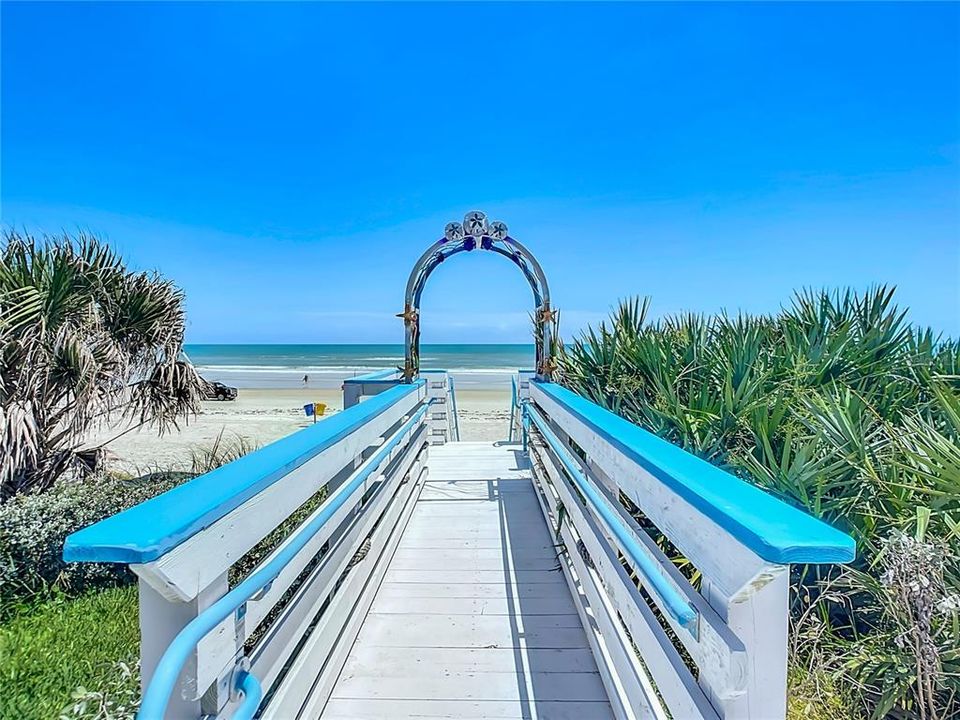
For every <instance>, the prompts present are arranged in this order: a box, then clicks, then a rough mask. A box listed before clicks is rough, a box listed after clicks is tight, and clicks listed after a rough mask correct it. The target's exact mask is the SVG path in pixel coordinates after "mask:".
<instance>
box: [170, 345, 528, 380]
mask: <svg viewBox="0 0 960 720" xmlns="http://www.w3.org/2000/svg"><path fill="white" fill-rule="evenodd" d="M184 349H185V351H186V354H187V356H188V357H189V358H190V360H191V361H192V362H193V364H194V365H195V366H196V367H197V369H198V370H199V371H200V373H201V374H202V375H203V376H204V377H205V378H207V379H208V380H219V381H220V382H223V383H227V384H228V385H233V386H235V387H246V388H274V387H278V388H286V387H291V388H292V387H303V385H304V383H303V378H304V376H307V382H308V385H309V386H310V387H339V386H340V383H342V382H343V380H344V379H346V378H349V377H353V376H355V375H362V374H363V373H367V372H371V371H373V370H382V369H387V368H396V367H403V345H187V346H186V347H185V348H184ZM533 364H534V346H533V345H532V344H530V345H421V346H420V365H421V367H424V368H443V369H446V370H449V371H450V372H451V373H452V374H453V375H454V378H455V379H456V382H457V385H458V387H473V388H477V389H481V388H491V389H494V388H496V389H500V388H507V387H509V386H510V376H511V375H512V374H513V373H515V372H516V371H517V370H518V369H520V368H531V367H533Z"/></svg>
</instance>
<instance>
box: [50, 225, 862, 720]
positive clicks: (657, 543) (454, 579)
mask: <svg viewBox="0 0 960 720" xmlns="http://www.w3.org/2000/svg"><path fill="white" fill-rule="evenodd" d="M471 251H478V252H493V253H497V254H500V255H502V256H504V257H505V258H507V259H508V260H510V261H512V262H513V263H514V264H515V265H517V267H519V269H520V270H521V272H522V273H523V274H524V276H525V277H526V278H527V280H528V281H529V283H530V286H531V289H532V291H533V299H534V318H535V326H536V342H537V354H536V361H535V367H534V368H532V369H530V370H524V371H521V372H520V373H519V374H518V375H517V377H516V378H514V382H513V392H512V401H511V402H512V408H511V421H510V427H509V428H508V427H504V438H505V440H504V441H503V442H497V443H489V442H463V441H461V440H460V437H459V428H458V423H457V412H456V388H455V386H454V382H453V378H452V377H451V376H450V374H449V373H448V372H446V371H445V370H442V369H423V368H420V363H419V353H418V347H419V329H420V294H421V292H422V290H423V287H424V284H425V282H426V280H427V279H428V278H429V277H430V275H431V273H432V272H433V271H434V270H436V268H437V267H438V266H439V265H440V264H441V263H442V262H444V261H445V260H447V259H448V258H450V257H452V256H454V255H457V254H460V253H469V252H471ZM550 302H551V301H550V294H549V290H548V288H547V281H546V277H545V275H544V273H543V270H542V268H541V267H540V264H539V263H538V262H537V261H536V259H535V258H534V257H533V255H532V254H531V253H530V252H529V250H527V249H526V248H525V247H524V246H523V245H521V244H520V243H518V242H517V241H516V240H514V239H513V238H511V237H510V236H509V234H508V232H507V227H506V226H505V225H504V224H503V223H500V222H488V221H487V218H486V217H485V216H484V215H483V214H482V213H479V212H472V213H469V214H468V215H467V216H466V217H465V219H464V222H463V223H462V224H460V223H450V224H449V225H448V226H447V227H446V230H445V232H444V236H443V237H442V238H441V239H439V240H438V241H437V242H436V243H434V244H433V245H432V246H431V247H430V248H429V249H428V250H427V252H425V253H424V254H423V256H422V257H421V258H420V259H419V260H418V261H417V262H416V264H415V266H414V269H413V272H412V273H411V275H410V279H409V281H408V283H407V288H406V297H405V307H404V310H403V312H402V313H401V317H402V318H403V321H404V324H405V328H406V353H405V364H404V367H403V368H398V369H397V370H386V371H383V372H378V373H371V374H368V375H364V376H361V377H357V378H353V379H351V380H348V381H347V382H346V383H345V384H344V388H343V393H344V410H343V412H341V413H338V414H335V415H333V416H332V417H329V418H327V419H324V420H322V421H321V422H318V423H317V424H316V425H312V426H310V427H307V428H305V429H303V430H300V431H298V432H296V433H294V434H292V435H290V436H288V437H285V438H283V439H281V440H279V441H277V442H275V443H272V444H271V445H268V446H266V447H264V448H262V449H260V450H258V451H256V452H253V453H251V454H249V455H246V456H245V457H242V458H240V459H238V460H236V461H234V462H232V463H230V464H228V465H225V466H223V467H221V468H219V469H217V470H214V471H213V472H210V473H208V474H206V475H203V476H201V477H198V478H196V479H194V480H192V481H190V482H188V483H186V484H184V485H182V486H180V487H178V488H176V489H174V490H171V491H170V492H167V493H164V494H163V495H160V496H158V497H156V498H154V499H152V500H149V501H148V502H145V503H143V504H141V505H138V506H136V507H134V508H132V509H130V510H127V511H125V512H122V513H120V514H118V515H115V516H113V517H110V518H107V519H106V520H103V521H102V522H99V523H97V524H95V525H92V526H90V527H88V528H85V529H83V530H81V531H79V532H77V533H75V534H73V535H71V536H70V537H69V538H68V540H67V543H66V546H65V548H64V556H65V558H66V560H68V561H72V562H113V563H126V564H128V565H129V566H130V568H131V569H132V570H133V572H134V573H136V575H137V576H138V578H139V587H140V628H141V672H142V677H143V691H144V695H143V700H142V705H141V709H140V717H141V718H147V719H149V720H155V719H156V720H159V719H160V718H201V717H210V718H253V717H262V718H276V719H282V720H292V719H294V718H325V719H328V720H329V719H333V718H336V719H337V720H375V719H376V720H393V719H395V718H528V719H533V718H542V719H544V720H593V719H599V718H657V719H660V718H668V717H672V718H675V719H677V720H681V719H682V720H689V719H693V718H699V719H710V720H719V719H720V718H723V719H725V720H734V719H737V720H739V719H744V720H747V719H749V720H761V719H762V720H776V719H778V718H784V716H785V714H786V697H787V678H786V673H787V640H788V638H787V635H788V590H789V581H790V566H791V565H793V564H808V563H815V564H816V563H844V562H848V561H850V560H852V559H853V557H854V552H855V548H854V542H853V540H852V539H851V538H850V537H848V536H847V535H845V534H843V533H841V532H839V531H837V530H835V529H834V528H832V527H830V526H828V525H826V524H824V523H822V522H820V521H819V520H817V519H815V518H813V517H811V516H809V515H807V514H805V513H803V512H801V511H800V510H797V509H796V508H794V507H792V506H790V505H787V504H785V503H783V502H781V501H780V500H778V499H776V498H774V497H773V496H771V495H769V494H767V493H765V492H763V491H762V490H760V489H758V488H756V487H754V486H752V485H750V484H748V483H746V482H744V481H742V480H740V479H738V478H736V477H734V476H733V475H731V474H729V473H727V472H725V471H724V470H722V469H720V468H718V467H716V466H714V465H711V464H710V463H708V462H706V461H705V460H703V459H701V458H698V457H696V456H694V455H691V454H689V453H687V452H685V451H684V450H682V449H680V448H678V447H676V446H674V445H672V444H670V443H668V442H666V441H664V440H662V439H660V438H658V437H656V436H654V435H652V434H650V433H648V432H646V431H644V430H642V429H641V428H639V427H637V426H635V425H633V424H631V423H630V422H628V421H627V420H624V419H623V418H621V417H619V416H618V415H616V414H614V413H612V412H610V411H608V410H606V409H604V408H602V407H600V406H598V405H596V404H594V403H593V402H591V401H589V400H587V399H585V398H583V397H581V396H579V395H577V394H575V393H573V392H571V391H570V390H568V389H566V388H564V387H562V386H561V385H559V384H556V383H554V382H552V375H553V373H554V370H555V366H554V363H553V357H554V353H553V351H554V346H553V343H554V341H553V338H554V337H555V310H554V309H553V307H552V306H551V304H550ZM292 518H293V519H292ZM278 528H281V529H282V535H283V537H284V539H283V540H282V542H280V544H279V545H277V546H276V547H274V548H273V549H272V550H270V551H269V553H268V554H267V555H266V556H265V557H263V558H262V559H261V560H260V561H259V563H258V564H257V566H256V567H255V569H254V570H252V571H251V572H248V573H247V574H246V575H244V576H239V577H238V576H235V572H236V571H235V570H233V568H234V567H235V566H236V565H237V563H238V562H239V561H241V559H242V558H244V557H245V556H246V555H247V554H248V553H249V552H250V551H251V550H252V549H254V548H256V547H257V546H258V545H259V544H260V543H261V542H262V541H263V540H264V539H265V538H268V537H276V534H277V529H278ZM664 540H665V541H664ZM663 548H669V551H670V552H671V553H674V554H676V553H679V554H681V555H682V556H683V557H684V558H686V560H687V561H688V563H687V565H686V566H685V567H684V571H683V572H681V570H680V569H678V566H677V565H675V564H674V563H673V562H672V561H671V559H670V557H668V555H667V554H665V552H664V549H663ZM692 568H693V569H695V570H696V571H697V583H696V585H694V584H693V583H692V582H691V580H690V579H689V578H690V577H692V574H691V573H690V572H688V571H689V570H690V569H692Z"/></svg>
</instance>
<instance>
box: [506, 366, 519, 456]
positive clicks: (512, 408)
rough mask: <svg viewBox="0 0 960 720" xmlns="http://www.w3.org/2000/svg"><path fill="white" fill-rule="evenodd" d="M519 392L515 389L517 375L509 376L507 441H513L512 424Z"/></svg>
mask: <svg viewBox="0 0 960 720" xmlns="http://www.w3.org/2000/svg"><path fill="white" fill-rule="evenodd" d="M518 396H519V393H518V391H517V376H516V375H511V376H510V428H509V429H508V431H507V442H513V435H514V429H513V427H514V425H515V424H516V420H517V408H518V406H519V402H518V400H517V398H518Z"/></svg>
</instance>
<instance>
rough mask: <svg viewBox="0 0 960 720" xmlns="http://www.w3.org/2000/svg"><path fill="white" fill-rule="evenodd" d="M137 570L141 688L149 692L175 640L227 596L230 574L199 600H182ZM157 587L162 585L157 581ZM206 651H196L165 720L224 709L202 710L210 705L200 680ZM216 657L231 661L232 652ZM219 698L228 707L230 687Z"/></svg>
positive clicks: (147, 572) (142, 569) (146, 571)
mask: <svg viewBox="0 0 960 720" xmlns="http://www.w3.org/2000/svg"><path fill="white" fill-rule="evenodd" d="M134 570H135V571H136V572H137V575H138V576H139V583H138V585H139V595H140V687H141V689H142V690H143V691H144V692H146V689H147V686H148V685H149V684H150V681H151V679H152V678H153V674H154V671H155V670H156V668H157V665H158V664H159V662H160V658H161V657H163V653H164V652H166V650H167V647H168V646H169V645H170V643H171V642H172V641H173V639H174V638H175V637H176V636H177V634H178V633H179V632H180V631H181V630H182V629H183V628H184V627H186V625H187V624H188V623H189V622H190V621H192V620H193V619H194V618H196V617H197V615H199V614H200V613H201V612H203V611H204V610H205V609H206V608H208V607H210V605H212V604H213V603H214V602H216V601H217V600H219V599H220V598H221V597H223V596H224V595H226V593H227V591H228V590H229V588H228V585H227V573H225V572H224V573H223V574H221V575H220V576H219V577H217V578H216V580H214V581H213V582H212V583H211V584H210V585H208V586H207V587H206V588H205V589H204V590H203V591H201V592H200V593H199V594H198V595H197V596H196V597H194V598H192V599H189V600H182V599H180V598H178V597H176V596H175V594H174V593H172V592H167V593H164V592H161V591H159V590H158V589H157V588H156V587H154V584H151V581H154V582H155V578H153V577H151V576H150V573H151V571H150V570H149V569H148V568H145V567H144V566H136V567H134ZM148 577H149V579H148ZM155 584H158V585H159V584H160V583H156V582H155ZM214 641H215V642H217V641H219V642H218V644H220V645H223V644H224V641H225V642H227V643H229V646H230V647H232V645H233V644H234V643H235V639H234V638H233V637H228V638H224V637H220V638H216V639H214ZM205 649H207V648H203V647H198V648H196V649H195V650H194V652H193V653H192V655H191V657H190V660H189V661H188V662H187V664H186V665H185V666H184V668H183V671H182V672H181V673H180V678H179V680H178V681H177V685H176V688H175V689H174V691H173V694H172V695H171V696H170V703H169V705H167V712H166V716H165V717H166V718H171V719H172V718H176V720H182V719H183V718H199V717H201V715H203V714H206V713H210V712H212V713H216V712H218V711H219V710H220V708H221V707H222V706H223V705H222V704H220V703H217V704H218V707H217V708H215V709H214V708H209V707H201V705H202V704H204V705H205V704H208V703H209V700H208V701H207V703H201V698H202V697H203V694H204V692H205V691H206V689H207V688H206V687H199V684H200V683H203V682H204V681H203V680H202V679H201V671H200V663H201V653H203V652H204V650H205ZM224 650H226V647H224ZM216 655H217V656H219V657H220V658H221V659H224V660H229V658H230V657H231V656H232V655H233V652H232V650H229V651H226V652H220V653H217V654H216ZM218 695H219V696H221V698H222V699H223V703H224V704H225V702H226V696H227V695H229V688H226V692H225V693H218Z"/></svg>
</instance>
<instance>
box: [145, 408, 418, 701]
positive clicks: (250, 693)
mask: <svg viewBox="0 0 960 720" xmlns="http://www.w3.org/2000/svg"><path fill="white" fill-rule="evenodd" d="M427 408H428V405H424V406H423V407H421V408H420V409H419V410H418V411H417V412H416V413H414V414H413V416H412V417H411V418H410V419H409V420H407V422H406V423H404V424H403V426H402V427H401V428H400V429H399V430H398V431H397V432H396V433H394V435H393V437H391V439H390V440H389V441H388V442H386V443H384V444H383V445H382V446H381V447H380V448H379V449H378V450H377V452H376V453H375V454H374V455H373V458H372V460H371V461H370V462H369V463H368V464H367V465H365V466H364V467H363V468H362V469H361V470H360V471H359V472H358V473H357V474H356V475H355V476H354V477H353V479H352V480H351V481H350V482H349V483H346V484H344V485H342V486H341V487H340V488H338V489H337V490H336V492H335V493H334V494H333V495H332V496H331V498H330V501H329V504H328V505H327V506H326V507H325V508H324V509H323V510H322V511H321V512H320V513H319V514H318V515H317V516H316V517H315V518H314V519H313V520H311V521H310V522H309V523H307V524H306V525H304V526H303V527H302V528H301V529H300V530H299V531H298V532H297V533H296V535H294V536H293V537H292V539H291V540H290V542H289V543H288V544H287V545H285V546H284V547H283V548H282V549H281V550H280V551H279V552H278V553H277V554H276V556H275V557H274V558H273V559H272V560H271V561H270V562H268V563H267V564H266V565H264V566H263V568H261V569H260V570H257V571H256V572H255V573H253V574H252V575H250V576H249V577H247V578H246V579H244V580H243V581H242V582H241V583H240V584H239V585H237V586H236V587H235V588H233V590H231V591H230V592H228V593H227V594H226V595H224V596H223V597H222V598H220V599H219V600H217V601H216V602H215V603H213V605H211V606H210V607H208V608H207V609H206V610H204V611H203V612H201V613H200V614H199V615H197V617H195V618H194V619H193V620H191V621H190V622H189V623H188V624H187V625H186V626H185V627H184V628H183V630H181V631H180V632H179V633H178V634H177V636H176V637H175V638H174V639H173V641H172V642H171V643H170V645H169V646H168V647H167V649H166V651H165V652H164V653H163V657H161V658H160V662H159V664H158V665H157V668H156V671H155V672H154V675H153V678H152V679H151V680H150V684H149V685H148V686H147V690H146V692H145V693H144V695H143V702H142V704H141V705H140V711H139V712H138V713H137V717H138V718H139V719H140V720H159V718H162V717H163V715H164V713H165V712H166V709H167V703H169V701H170V694H171V693H172V692H173V689H174V687H175V686H176V684H177V678H178V677H179V676H180V671H181V670H182V668H183V665H184V664H185V663H186V661H187V659H188V658H189V656H190V653H191V652H192V651H193V648H195V647H196V646H197V644H198V643H199V642H200V641H201V640H202V639H203V638H204V637H205V636H206V635H207V634H208V633H210V632H211V631H212V630H213V629H214V628H216V627H217V625H219V624H220V623H221V622H223V621H224V620H225V619H226V618H228V617H229V616H230V613H233V612H236V610H237V609H238V608H240V607H241V606H242V605H243V604H244V603H246V602H247V601H248V600H249V599H250V598H251V597H252V596H253V595H254V594H256V593H257V592H258V591H260V590H262V589H263V588H265V587H266V586H267V585H269V584H270V583H271V582H273V581H274V580H275V579H276V578H277V576H278V575H280V573H281V572H282V571H283V569H284V568H285V567H286V566H287V564H288V563H289V562H290V561H291V560H292V559H293V558H294V557H296V555H297V554H298V553H299V552H300V551H301V550H302V549H303V548H304V547H305V546H306V545H307V543H308V542H310V539H311V538H313V536H314V535H316V534H317V533H318V532H319V531H320V529H321V528H322V527H323V526H324V525H325V524H326V522H327V521H328V520H329V519H330V518H331V517H333V515H334V513H336V512H337V510H339V509H340V508H341V507H342V506H343V504H344V503H345V502H346V501H347V498H349V497H350V496H351V495H352V494H353V492H354V491H355V490H356V489H357V488H358V487H360V485H361V484H363V482H364V481H365V480H366V479H367V478H368V477H369V476H370V475H372V474H373V472H374V471H375V470H377V469H378V468H379V467H380V465H381V464H382V463H383V461H384V460H385V459H386V458H387V456H388V455H389V454H390V452H391V451H392V450H393V449H394V448H395V447H396V446H397V445H399V444H400V441H401V440H402V439H403V436H404V435H406V434H407V432H408V431H409V430H411V429H412V428H413V427H414V426H416V425H417V423H419V422H420V421H421V420H423V417H424V416H425V415H426V413H427ZM244 675H245V676H246V677H244ZM247 677H251V678H252V677H253V676H251V675H249V673H244V674H243V675H240V679H241V686H240V687H239V688H238V689H239V690H241V691H242V692H243V693H244V702H243V704H242V705H241V706H240V708H239V709H238V711H237V714H236V715H235V716H234V717H235V718H240V720H249V718H252V717H253V714H254V712H256V709H257V707H258V706H259V704H260V699H259V698H257V699H256V704H254V697H255V696H257V691H256V689H255V688H254V686H253V684H252V683H256V688H259V683H258V682H256V678H253V680H252V681H248V680H247V679H246V678H247ZM251 706H252V707H251ZM241 711H243V712H241ZM248 711H249V714H246V713H247V712H248Z"/></svg>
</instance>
